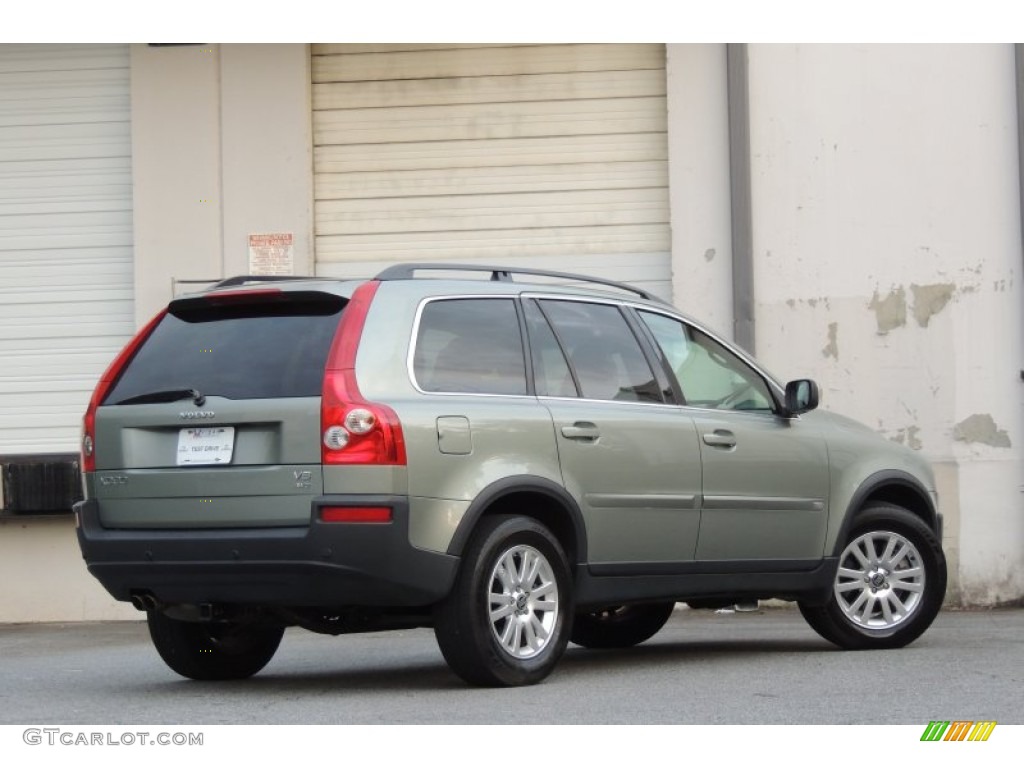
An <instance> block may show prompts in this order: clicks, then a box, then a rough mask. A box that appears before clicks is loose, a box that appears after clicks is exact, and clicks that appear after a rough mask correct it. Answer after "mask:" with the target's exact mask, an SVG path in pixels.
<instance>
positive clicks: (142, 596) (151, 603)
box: [131, 592, 160, 611]
mask: <svg viewBox="0 0 1024 768" xmlns="http://www.w3.org/2000/svg"><path fill="white" fill-rule="evenodd" d="M131 601H132V605H134V606H135V609H136V610H139V611H155V610H158V609H159V608H160V603H159V601H158V600H157V599H156V598H155V597H154V596H153V594H152V593H151V592H132V593H131Z"/></svg>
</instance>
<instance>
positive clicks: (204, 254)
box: [0, 45, 313, 621]
mask: <svg viewBox="0 0 1024 768" xmlns="http://www.w3.org/2000/svg"><path fill="white" fill-rule="evenodd" d="M131 68H132V83H131V98H132V108H131V109H132V143H133V148H132V154H133V156H132V181H133V190H134V209H135V210H134V214H135V221H134V224H135V250H134V254H135V275H134V281H135V321H136V325H141V324H143V323H144V322H145V321H146V320H148V319H149V318H150V317H152V315H153V314H154V313H155V312H156V311H157V310H159V309H160V308H161V307H163V306H164V305H166V304H167V302H168V301H169V300H170V298H171V296H172V295H173V294H172V281H174V280H187V279H202V280H210V279H219V278H221V277H224V276H227V275H232V274H243V273H245V272H247V271H248V236H249V234H251V233H252V234H254V233H267V232H291V233H293V234H294V237H295V245H294V252H295V272H296V273H300V274H302V273H305V274H312V269H313V253H312V246H311V243H312V229H313V216H312V198H313V174H312V166H313V160H312V130H311V115H310V93H309V90H310V77H309V51H308V47H307V46H305V45H220V46H205V47H199V46H182V47H166V48H158V47H150V46H147V45H135V46H132V51H131ZM182 290H187V287H184V286H179V288H178V292H179V293H180V292H181V291H182ZM0 569H2V574H3V575H4V578H3V581H4V593H3V603H2V605H0V621H76V620H83V619H89V620H106V619H134V618H138V617H139V614H138V612H136V611H135V610H134V609H133V608H132V607H131V606H128V605H127V604H125V603H117V602H115V601H114V600H113V599H112V598H110V596H109V595H107V593H106V591H105V590H104V589H103V588H102V587H101V586H100V585H99V583H98V582H97V581H96V580H95V579H94V578H93V577H92V576H90V575H89V573H88V572H87V571H86V569H85V565H84V563H83V561H82V556H81V552H80V551H79V549H78V543H77V541H76V539H75V530H74V525H73V523H72V522H71V520H70V519H69V518H60V519H25V520H17V519H12V520H5V519H0ZM24 574H32V576H31V577H30V578H25V577H24Z"/></svg>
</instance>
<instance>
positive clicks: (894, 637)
mask: <svg viewBox="0 0 1024 768" xmlns="http://www.w3.org/2000/svg"><path fill="white" fill-rule="evenodd" d="M945 594H946V558H945V556H944V555H943V553H942V546H941V545H940V543H939V541H938V539H937V538H936V537H935V534H934V533H933V532H932V530H931V529H930V528H929V527H928V526H927V525H925V523H924V522H923V521H922V520H921V519H920V518H919V517H917V516H916V515H914V514H912V513H911V512H909V511H907V510H906V509H904V508H902V507H898V506H896V505H893V504H882V503H879V504H873V505H871V506H869V507H867V508H866V509H864V510H863V511H862V512H860V513H859V514H858V515H857V518H856V519H855V520H854V523H853V527H852V529H851V531H850V533H849V536H848V537H847V541H846V545H845V547H844V548H843V552H842V554H841V555H840V556H839V567H838V568H837V570H836V576H835V580H834V582H833V587H832V594H831V595H830V597H829V601H828V602H827V603H826V604H825V605H823V606H807V605H804V604H802V603H801V604H800V612H801V613H802V614H803V616H804V618H805V619H806V620H807V623H808V624H810V625H811V627H812V628H813V629H814V630H815V631H816V632H817V633H818V634H819V635H821V636H822V637H824V638H825V639H826V640H829V641H830V642H833V643H835V644H836V645H838V646H840V647H841V648H847V649H851V650H859V649H869V648H902V647H903V646H905V645H907V644H908V643H911V642H913V641H914V640H916V639H917V638H918V637H920V636H921V633H923V632H924V631H925V630H926V629H928V627H929V626H931V623H932V621H934V620H935V616H936V615H937V614H938V612H939V608H941V607H942V600H943V598H944V597H945Z"/></svg>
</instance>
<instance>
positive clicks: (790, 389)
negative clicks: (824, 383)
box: [783, 379, 818, 418]
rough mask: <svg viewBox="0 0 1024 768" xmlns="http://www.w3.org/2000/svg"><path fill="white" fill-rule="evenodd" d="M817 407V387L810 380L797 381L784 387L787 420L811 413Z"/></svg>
mask: <svg viewBox="0 0 1024 768" xmlns="http://www.w3.org/2000/svg"><path fill="white" fill-rule="evenodd" d="M817 407H818V385H817V384H815V383H814V381H812V380H811V379H797V380H796V381H791V382H789V383H788V384H787V385H786V412H785V413H784V414H783V415H784V416H786V417H787V418H789V417H791V416H799V415H800V414H801V413H807V412H808V411H813V410H814V409H815V408H817Z"/></svg>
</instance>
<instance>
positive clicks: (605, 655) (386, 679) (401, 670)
mask: <svg viewBox="0 0 1024 768" xmlns="http://www.w3.org/2000/svg"><path fill="white" fill-rule="evenodd" d="M831 651H836V652H838V651H839V649H837V648H835V647H834V646H832V645H829V644H828V643H825V642H823V641H820V640H816V639H814V638H808V639H806V640H792V639H785V640H780V639H775V640H771V639H768V640H765V639H755V638H751V639H743V640H716V641H668V642H661V643H659V642H649V643H647V644H644V645H639V646H636V647H633V648H622V649H602V650H594V649H586V648H579V647H577V646H573V645H570V646H569V648H568V649H567V650H566V653H565V655H564V656H563V657H562V659H561V660H560V661H559V663H558V666H557V667H556V669H555V672H554V673H553V677H552V678H550V679H551V680H552V682H554V681H555V680H561V681H562V682H565V681H570V680H571V681H573V682H574V683H579V682H583V681H584V680H585V679H586V678H598V677H603V676H606V675H608V674H609V673H615V672H624V673H625V672H630V671H635V672H642V671H643V670H644V669H648V670H649V669H651V668H652V667H662V666H671V667H673V668H676V669H680V668H684V667H685V666H686V665H695V664H704V663H706V662H709V661H714V660H723V661H724V660H731V661H736V660H744V659H745V660H749V661H751V662H766V661H770V660H771V659H772V658H774V657H778V656H779V655H790V654H801V655H804V654H808V653H821V652H831ZM294 661H295V660H294V659H291V660H288V661H285V663H289V662H292V663H294ZM360 663H361V664H363V666H362V668H360V669H351V668H340V667H339V666H338V662H337V661H335V660H333V659H332V660H329V661H326V660H324V659H323V658H321V659H319V660H318V662H317V663H316V664H315V665H314V663H312V662H309V661H302V662H301V664H302V669H299V670H295V669H294V667H293V668H292V670H286V669H280V668H278V669H275V664H274V663H273V662H272V663H271V665H270V667H269V668H268V669H266V670H264V671H263V672H260V673H259V674H257V675H256V676H254V677H252V678H249V679H246V680H239V681H215V682H195V681H190V680H184V679H181V678H178V679H172V680H166V681H161V682H157V683H153V682H150V683H148V684H146V686H145V687H146V688H147V690H149V691H150V692H161V693H177V692H190V693H195V692H197V691H198V690H200V689H202V690H207V691H208V690H211V689H214V688H215V689H216V690H217V691H218V692H222V693H226V692H234V691H237V692H238V693H243V692H252V691H254V690H263V691H267V690H273V691H274V692H276V693H296V694H310V693H315V692H324V693H326V692H331V693H332V694H337V693H339V692H349V693H369V692H381V693H386V692H394V691H409V692H415V691H444V690H452V691H458V690H486V689H476V688H474V687H472V686H468V685H467V684H465V683H463V682H462V680H460V679H459V678H458V677H457V676H456V675H455V673H453V672H452V671H451V670H450V669H449V668H448V667H447V665H446V664H445V662H444V660H443V659H441V658H440V657H438V658H437V660H436V661H431V662H422V661H420V662H416V663H402V662H401V660H396V659H392V660H390V661H388V662H386V663H381V664H380V665H377V666H366V662H365V660H363V659H360Z"/></svg>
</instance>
